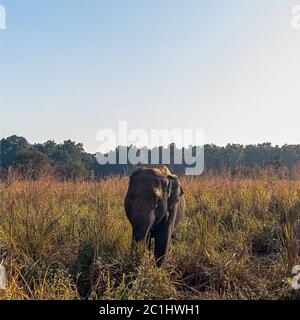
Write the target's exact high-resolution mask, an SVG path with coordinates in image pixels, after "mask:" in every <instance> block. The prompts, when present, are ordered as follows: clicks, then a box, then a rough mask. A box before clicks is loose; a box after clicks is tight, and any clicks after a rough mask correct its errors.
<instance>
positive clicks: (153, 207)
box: [125, 166, 185, 266]
mask: <svg viewBox="0 0 300 320" xmlns="http://www.w3.org/2000/svg"><path fill="white" fill-rule="evenodd" d="M125 211H126V215H127V217H128V219H129V221H130V223H131V225H132V238H133V243H140V242H145V243H146V242H148V245H149V249H150V246H151V238H154V242H155V248H154V255H155V258H156V262H157V266H160V265H161V264H162V263H163V261H164V259H165V257H166V254H167V251H168V247H169V244H170V239H171V236H172V233H173V232H174V229H175V228H176V226H177V225H178V223H179V221H180V220H181V219H182V218H183V216H184V211H185V200H184V197H183V190H182V187H181V185H180V183H179V180H178V178H177V176H175V175H172V174H171V173H170V171H169V169H168V168H167V167H165V166H159V167H151V168H139V169H137V170H136V171H135V172H134V173H133V174H132V175H131V177H130V181H129V187H128V192H127V195H126V198H125Z"/></svg>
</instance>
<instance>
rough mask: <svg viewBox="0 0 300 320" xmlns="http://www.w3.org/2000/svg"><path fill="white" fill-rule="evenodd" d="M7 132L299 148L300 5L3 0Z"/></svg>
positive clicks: (89, 143) (277, 1) (40, 137)
mask: <svg viewBox="0 0 300 320" xmlns="http://www.w3.org/2000/svg"><path fill="white" fill-rule="evenodd" d="M1 4H2V5H3V6H5V8H6V12H7V29H6V30H5V31H0V46H1V47H0V50H1V69H0V70H1V76H0V78H1V79H0V81H1V82H0V85H1V87H0V89H1V95H2V98H1V120H2V121H1V124H0V125H1V136H2V137H7V136H10V135H13V134H16V135H19V136H23V137H25V138H26V139H28V141H29V142H32V143H39V142H45V141H47V140H54V141H55V142H57V143H61V142H62V141H64V140H68V139H71V140H73V141H76V142H80V143H83V145H84V148H85V150H86V151H88V152H90V153H95V152H96V150H97V148H98V145H99V143H98V142H97V141H96V135H97V132H98V130H100V129H103V128H112V129H113V128H116V127H117V125H118V121H119V120H127V121H128V123H129V126H130V128H131V129H134V128H143V129H145V130H150V129H151V128H155V129H161V128H166V129H173V128H181V129H183V128H188V129H204V131H205V143H208V144H209V143H213V144H216V145H219V146H225V145H226V144H228V143H239V144H243V145H247V144H258V143H263V142H271V143H272V144H273V145H280V146H282V145H284V144H299V143H300V130H299V124H298V119H299V118H300V111H299V101H300V81H299V76H300V60H299V57H300V41H299V40H300V30H298V31H297V30H293V28H292V27H291V20H292V14H291V9H292V7H293V6H294V5H296V4H299V1H294V0H288V1H285V2H284V3H283V2H282V1H281V0H274V1H272V4H270V1H267V0H263V1H262V0H245V1H240V2H239V3H237V1H233V0H228V1H226V2H222V3H220V2H219V1H216V0H214V1H208V0H207V1H201V3H200V1H197V0H187V1H184V2H183V1H179V0H178V1H177V0H176V1H174V0H172V1H171V0H166V1H163V2H162V1H158V0H153V1H151V2H146V1H137V0H135V1H120V0H115V1H111V2H108V1H96V0H90V1H89V2H88V3H86V2H85V1H82V0H75V1H70V0H64V1H58V0H53V1H51V2H37V1H34V0H27V1H24V2H20V1H17V0H9V1H5V0H2V1H1Z"/></svg>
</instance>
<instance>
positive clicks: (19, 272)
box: [0, 177, 300, 299]
mask: <svg viewBox="0 0 300 320" xmlns="http://www.w3.org/2000/svg"><path fill="white" fill-rule="evenodd" d="M127 182H128V181H127V179H126V178H110V179H107V180H105V181H101V182H59V181H56V180H55V179H52V178H43V179H40V180H38V181H30V180H28V181H26V180H18V179H15V178H10V179H9V180H8V181H5V182H1V183H0V244H1V246H2V247H3V248H4V249H2V251H7V253H6V258H5V266H6V270H7V277H8V287H7V289H6V290H0V299H83V298H87V299H299V298H300V292H299V291H295V290H293V289H292V287H291V283H290V282H291V279H290V277H291V270H292V267H293V266H294V265H297V264H300V259H299V239H300V181H284V180H277V179H274V178H264V179H261V180H259V179H256V180H245V179H229V178H225V177H224V178H223V177H202V178H197V179H192V178H183V179H182V184H183V187H184V190H185V198H186V202H187V214H186V218H185V219H184V221H183V222H182V223H181V225H180V227H179V228H178V230H177V232H176V234H175V238H174V239H173V242H172V245H171V248H170V252H169V256H168V259H167V262H166V263H165V265H164V266H163V267H162V268H161V269H157V268H156V267H155V264H154V260H153V257H152V256H149V254H147V253H144V254H143V255H142V256H140V257H139V259H133V258H132V255H131V250H130V248H131V245H130V244H131V228H130V224H129V223H128V221H127V218H126V216H125V212H124V209H123V199H124V196H125V193H126V189H127ZM0 262H1V261H0Z"/></svg>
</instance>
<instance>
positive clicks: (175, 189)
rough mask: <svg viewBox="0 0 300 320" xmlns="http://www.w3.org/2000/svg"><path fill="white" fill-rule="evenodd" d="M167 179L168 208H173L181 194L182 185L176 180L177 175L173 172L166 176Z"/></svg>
mask: <svg viewBox="0 0 300 320" xmlns="http://www.w3.org/2000/svg"><path fill="white" fill-rule="evenodd" d="M168 179H169V198H168V210H169V211H170V210H173V209H174V207H175V205H176V203H177V202H178V201H179V200H180V197H181V196H182V195H183V193H184V192H183V189H182V186H181V184H180V182H179V180H178V177H177V176H176V175H174V174H172V175H170V176H169V177H168Z"/></svg>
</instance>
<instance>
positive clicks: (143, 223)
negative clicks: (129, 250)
mask: <svg viewBox="0 0 300 320" xmlns="http://www.w3.org/2000/svg"><path fill="white" fill-rule="evenodd" d="M154 222H155V212H154V210H153V209H150V208H147V207H146V208H145V207H142V206H140V205H139V203H137V204H134V206H133V213H132V229H133V239H134V241H135V242H141V241H146V239H147V236H148V234H149V231H150V229H151V227H152V226H153V224H154Z"/></svg>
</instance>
